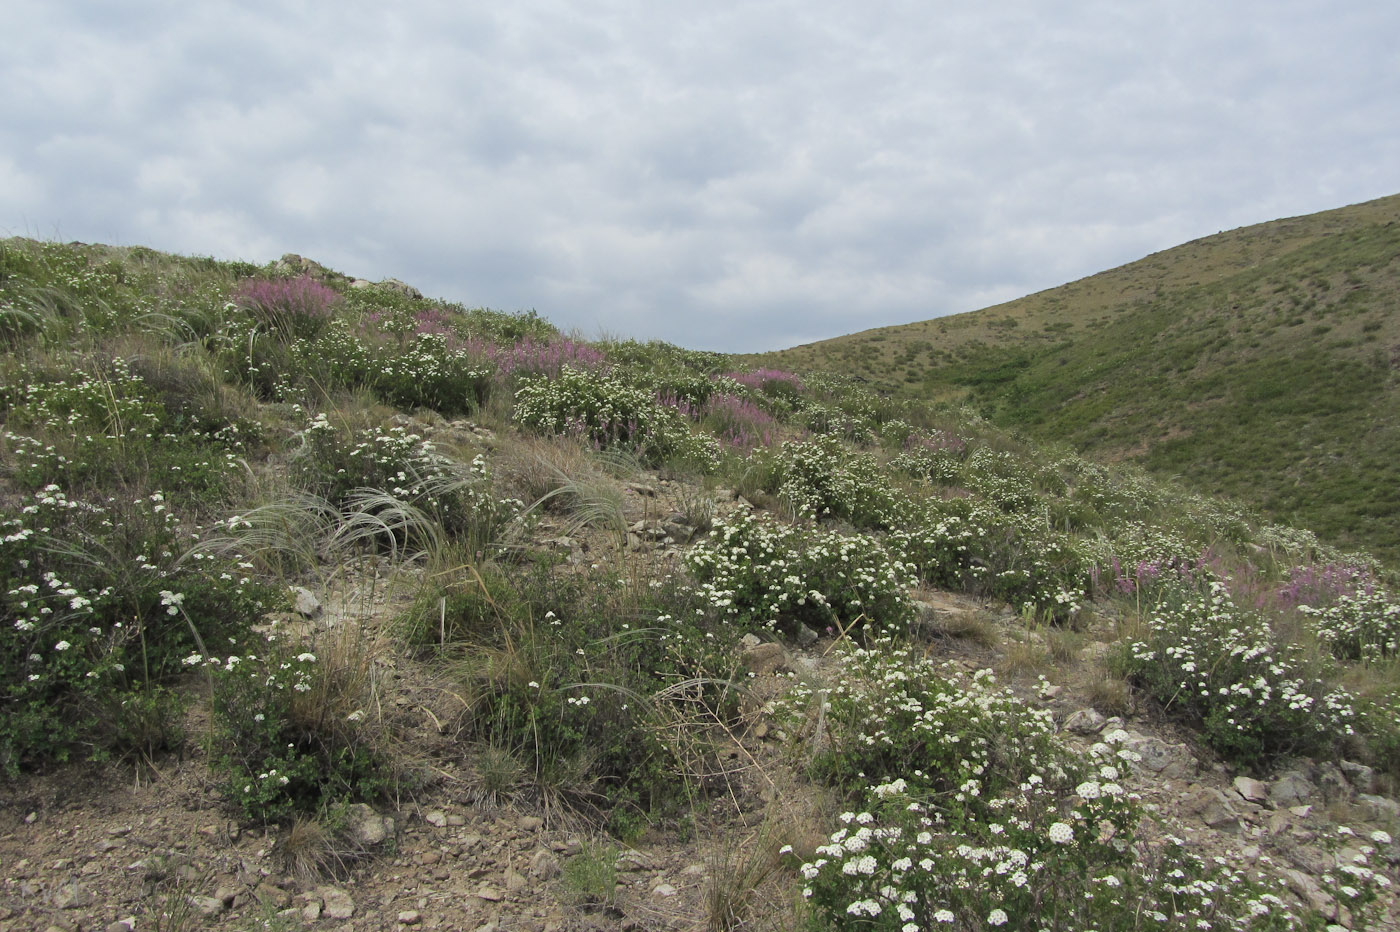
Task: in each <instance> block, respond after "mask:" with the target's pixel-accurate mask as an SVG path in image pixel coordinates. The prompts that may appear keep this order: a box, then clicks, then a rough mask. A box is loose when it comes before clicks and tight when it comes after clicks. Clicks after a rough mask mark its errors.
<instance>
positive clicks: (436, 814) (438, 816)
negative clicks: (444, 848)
mask: <svg viewBox="0 0 1400 932" xmlns="http://www.w3.org/2000/svg"><path fill="white" fill-rule="evenodd" d="M423 821H424V822H427V823H428V824H429V825H431V826H432V827H433V828H446V827H447V813H445V812H443V811H442V810H441V809H434V810H433V811H432V812H429V813H428V814H427V815H425V816H423Z"/></svg>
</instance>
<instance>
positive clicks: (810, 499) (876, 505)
mask: <svg viewBox="0 0 1400 932" xmlns="http://www.w3.org/2000/svg"><path fill="white" fill-rule="evenodd" d="M778 462H779V464H780V467H781V477H782V478H781V484H780V485H779V487H778V494H779V495H780V496H782V497H783V498H784V499H786V500H787V501H788V502H790V503H791V504H792V506H793V509H794V510H795V511H796V512H797V513H798V514H799V515H802V516H804V517H809V518H814V519H819V518H824V517H832V518H840V519H842V520H846V521H849V522H850V523H851V524H854V525H855V526H856V527H868V528H889V527H894V526H897V525H898V524H900V523H901V522H900V516H901V515H900V512H901V510H900V507H899V506H900V504H901V497H900V496H897V495H896V494H895V493H894V492H892V491H891V490H890V486H889V480H888V479H887V477H886V476H885V475H884V474H883V473H882V472H881V470H880V468H879V466H878V465H877V464H876V462H875V458H874V457H873V456H871V455H870V454H868V453H858V454H851V453H848V452H847V451H846V448H845V447H844V446H843V445H842V444H841V441H839V440H837V439H836V438H835V437H829V436H828V437H818V438H816V439H814V440H811V441H806V442H799V441H790V442H788V443H785V444H783V446H782V450H781V452H780V453H779V456H778Z"/></svg>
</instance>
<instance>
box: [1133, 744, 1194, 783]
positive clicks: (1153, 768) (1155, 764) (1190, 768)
mask: <svg viewBox="0 0 1400 932" xmlns="http://www.w3.org/2000/svg"><path fill="white" fill-rule="evenodd" d="M1125 745H1126V747H1127V748H1128V750H1130V751H1133V752H1134V753H1136V754H1137V755H1138V756H1139V757H1140V758H1141V760H1139V761H1138V762H1137V767H1138V769H1140V770H1146V771H1148V772H1149V773H1155V774H1158V775H1159V776H1162V777H1166V778H1168V779H1177V780H1182V779H1186V778H1187V777H1190V776H1191V775H1192V774H1194V773H1195V772H1196V759H1195V758H1194V757H1192V756H1191V752H1190V750H1188V749H1187V747H1186V745H1184V744H1168V743H1167V742H1165V741H1163V740H1162V739H1161V738H1154V737H1152V736H1150V735H1139V734H1129V736H1128V739H1127V741H1126V742H1125Z"/></svg>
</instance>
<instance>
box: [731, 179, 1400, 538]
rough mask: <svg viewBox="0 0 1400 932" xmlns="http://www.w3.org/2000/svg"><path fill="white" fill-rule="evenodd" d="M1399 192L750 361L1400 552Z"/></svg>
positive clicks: (1333, 535)
mask: <svg viewBox="0 0 1400 932" xmlns="http://www.w3.org/2000/svg"><path fill="white" fill-rule="evenodd" d="M1397 219H1400V196H1394V197H1388V198H1382V199H1380V200H1376V201H1371V202H1368V203H1365V204H1358V205H1355V206H1351V207H1346V208H1342V209H1340V210H1332V211H1326V212H1324V213H1319V214H1313V215H1311V216H1306V217H1296V218H1292V219H1288V220H1279V221H1275V222H1272V223H1264V224H1259V225H1257V226H1251V227H1244V228H1241V229H1238V230H1232V231H1230V232H1228V233H1222V234H1219V235H1217V236H1211V237H1206V238H1204V239H1200V240H1195V241H1192V242H1190V243H1186V244H1185V245H1182V246H1179V247H1176V248H1175V249H1170V250H1166V251H1164V252H1160V253H1156V254H1154V255H1151V256H1148V257H1147V258H1145V259H1142V260H1140V261H1138V262H1134V263H1131V264H1129V265H1125V266H1122V267H1120V268H1117V269H1112V270H1110V271H1107V272H1104V273H1102V274H1099V275H1095V276H1092V277H1090V278H1086V279H1082V280H1080V281H1077V282H1073V283H1071V284H1068V285H1064V286H1062V287H1060V288H1055V289H1051V290H1049V291H1044V292H1040V293H1038V294H1034V295H1030V296H1029V297H1026V298H1022V299H1020V300H1017V301H1012V302H1009V303H1007V304H1002V305H998V306H996V307H991V308H987V309H985V310H981V311H975V312H972V313H969V314H960V315H957V316H953V317H946V318H938V319H935V320H929V321H923V322H921V323H916V324H910V325H907V326H903V327H887V328H883V329H879V330H871V331H866V332H863V333H858V334H854V335H851V336H847V337H841V338H838V339H835V340H830V341H826V342H823V343H816V344H810V345H807V346H801V347H796V348H794V349H791V350H785V351H782V352H779V353H774V354H769V355H767V356H764V357H754V361H758V362H765V363H768V364H776V365H789V366H796V367H808V368H815V369H840V370H844V371H851V370H852V369H857V370H858V371H864V372H869V373H877V374H882V375H872V376H871V378H872V379H874V380H876V381H877V382H878V383H879V384H880V387H882V388H884V389H886V390H889V391H893V392H896V393H898V394H901V395H904V396H909V397H922V398H927V399H930V400H946V401H970V402H972V403H973V404H975V405H976V406H977V407H978V408H979V409H981V410H983V411H985V412H986V413H987V414H988V415H989V416H991V417H992V418H993V419H994V420H996V421H997V422H998V423H1001V424H1003V425H1006V426H1010V427H1014V428H1017V429H1020V430H1023V431H1024V432H1025V433H1027V434H1028V435H1030V436H1033V437H1036V438H1038V439H1041V440H1052V441H1063V442H1067V443H1069V444H1072V445H1073V446H1074V447H1075V448H1076V449H1078V450H1080V451H1083V452H1086V453H1088V454H1089V455H1091V456H1093V457H1095V458H1098V459H1101V460H1119V459H1128V460H1133V461H1135V462H1138V463H1141V464H1142V465H1144V466H1146V467H1147V468H1148V469H1150V470H1152V471H1154V472H1157V473H1159V474H1167V475H1178V476H1181V477H1183V478H1185V479H1187V480H1189V481H1190V482H1191V483H1192V484H1193V485H1195V486H1196V487H1198V488H1201V489H1204V490H1206V491H1210V492H1221V493H1226V494H1229V495H1231V496H1235V497H1238V498H1240V499H1242V500H1245V501H1248V502H1251V503H1252V504H1254V505H1256V506H1257V507H1259V508H1261V509H1263V510H1264V511H1265V512H1266V513H1267V514H1269V515H1270V516H1272V517H1274V518H1275V519H1277V520H1280V521H1284V522H1288V523H1293V524H1297V525H1301V526H1307V527H1310V528H1312V529H1314V530H1316V531H1317V532H1318V533H1320V534H1322V535H1323V536H1325V537H1326V538H1329V539H1331V540H1334V541H1336V542H1338V543H1341V544H1344V545H1346V546H1359V547H1366V548H1369V549H1372V550H1374V551H1375V552H1377V553H1381V554H1384V555H1386V556H1387V557H1388V558H1390V559H1392V560H1393V559H1396V558H1397V557H1400V223H1397V222H1396V221H1397Z"/></svg>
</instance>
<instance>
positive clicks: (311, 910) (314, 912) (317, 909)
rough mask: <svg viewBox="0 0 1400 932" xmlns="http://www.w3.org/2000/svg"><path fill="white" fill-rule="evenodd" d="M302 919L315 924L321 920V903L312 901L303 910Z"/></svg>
mask: <svg viewBox="0 0 1400 932" xmlns="http://www.w3.org/2000/svg"><path fill="white" fill-rule="evenodd" d="M301 918H302V919H305V920H306V921H307V922H315V921H316V920H317V919H320V918H321V901H320V900H312V901H311V902H310V903H307V904H306V905H305V906H303V907H302V908H301Z"/></svg>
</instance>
